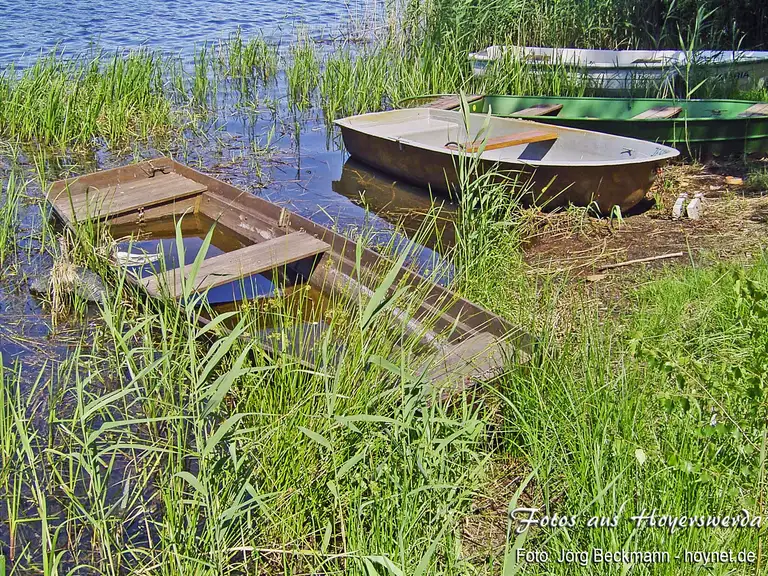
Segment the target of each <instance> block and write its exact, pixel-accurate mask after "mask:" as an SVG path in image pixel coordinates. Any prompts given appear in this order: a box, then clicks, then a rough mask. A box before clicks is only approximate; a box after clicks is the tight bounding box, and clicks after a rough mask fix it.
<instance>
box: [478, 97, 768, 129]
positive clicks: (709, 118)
mask: <svg viewBox="0 0 768 576" xmlns="http://www.w3.org/2000/svg"><path fill="white" fill-rule="evenodd" d="M485 98H531V99H536V100H546V101H549V100H558V101H559V100H569V101H573V100H599V101H611V102H615V101H617V100H620V101H625V102H659V103H662V102H663V103H667V104H670V105H675V104H680V103H685V102H694V103H697V104H701V103H707V102H727V103H733V104H744V105H747V106H746V108H745V109H744V110H742V111H741V112H744V111H745V110H746V109H747V108H749V107H750V106H753V105H755V104H763V102H760V101H758V100H723V99H714V98H699V99H685V98H683V99H672V98H669V99H667V98H611V97H610V96H513V95H508V94H487V95H484V96H483V98H482V99H481V100H477V101H476V102H472V104H479V103H481V102H483V100H484V99H485ZM470 105H471V104H470ZM683 112H685V108H683ZM474 114H485V112H474ZM493 116H497V115H496V114H493ZM497 117H498V118H514V119H517V118H518V117H517V116H516V115H515V114H514V113H512V114H504V115H498V116H497ZM524 118H525V117H522V116H521V117H520V119H521V120H522V119H524ZM546 118H547V119H553V120H554V119H562V120H585V121H587V120H588V121H590V122H649V123H675V122H679V123H686V122H709V121H714V122H723V121H736V122H754V121H763V120H768V114H763V115H757V116H738V115H737V116H720V117H716V116H683V117H677V118H586V117H584V116H563V115H560V114H558V115H556V116H550V117H546ZM542 119H544V118H542ZM623 138H629V137H628V136H623Z"/></svg>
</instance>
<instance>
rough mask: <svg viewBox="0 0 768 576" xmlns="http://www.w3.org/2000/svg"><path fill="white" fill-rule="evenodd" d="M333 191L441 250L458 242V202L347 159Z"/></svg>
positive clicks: (431, 246)
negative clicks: (454, 223)
mask: <svg viewBox="0 0 768 576" xmlns="http://www.w3.org/2000/svg"><path fill="white" fill-rule="evenodd" d="M332 187H333V191H334V192H337V193H338V194H341V195H342V196H344V197H345V198H348V199H349V200H351V201H352V202H353V203H354V204H355V205H357V206H361V207H362V208H364V209H366V210H368V211H369V212H371V213H373V214H376V215H377V216H378V217H379V218H382V219H384V220H386V221H387V222H389V223H390V224H392V225H393V226H395V227H402V229H403V230H404V231H405V232H406V233H407V234H408V235H409V236H410V237H414V236H417V235H418V236H419V239H420V240H421V241H422V242H423V243H424V244H425V245H426V246H429V247H430V248H433V249H436V250H441V249H444V248H447V247H450V246H452V245H453V244H454V243H455V242H456V234H455V229H454V226H453V219H454V216H455V214H456V205H455V204H453V203H451V202H450V201H449V200H448V199H446V198H444V197H441V196H431V195H430V194H429V192H428V191H426V190H424V189H423V188H418V187H416V186H412V185H410V184H407V183H404V182H398V181H395V180H393V179H392V177H391V176H388V175H386V174H383V173H381V172H378V171H376V170H374V169H373V168H369V167H368V166H366V165H365V164H361V163H360V162H357V161H356V160H352V159H351V158H350V159H348V160H347V161H346V162H345V163H344V167H343V169H342V171H341V177H340V178H339V179H338V180H334V181H333V185H332Z"/></svg>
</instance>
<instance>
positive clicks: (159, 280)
mask: <svg viewBox="0 0 768 576" xmlns="http://www.w3.org/2000/svg"><path fill="white" fill-rule="evenodd" d="M330 248H331V247H330V245H329V244H327V243H326V242H323V241H322V240H320V239H318V238H315V237H314V236H311V235H310V234H307V233H305V232H292V233H290V234H286V235H284V236H278V237H277V238H273V239H272V240H267V241H265V242H259V243H258V244H253V245H251V246H246V247H245V248H240V249H239V250H234V251H232V252H227V253H226V254H221V255H219V256H214V257H213V258H208V259H206V260H203V261H202V263H201V264H200V268H199V269H198V271H197V274H196V276H195V278H194V279H192V280H193V281H194V283H195V289H194V290H195V292H203V291H205V290H208V289H209V288H215V287H216V286H221V285H222V284H227V283H229V282H232V281H233V280H238V279H240V278H244V277H246V276H252V275H254V274H260V273H262V272H267V271H271V270H275V269H278V268H282V267H283V266H285V265H287V264H291V263H292V262H297V261H299V260H303V259H304V258H309V257H311V256H317V255H318V254H322V253H323V252H327V251H328V250H330ZM192 266H193V265H192V264H187V265H186V266H184V267H183V268H176V269H173V270H168V271H166V272H165V273H161V274H158V275H155V276H147V277H144V278H142V279H141V282H142V283H143V284H144V286H145V288H146V289H147V292H149V293H150V294H151V295H157V294H159V293H160V292H161V287H162V286H163V285H166V286H167V287H168V292H169V293H170V294H171V296H173V297H175V298H178V297H180V296H181V295H182V294H183V290H182V279H184V280H188V279H189V275H190V273H191V271H192Z"/></svg>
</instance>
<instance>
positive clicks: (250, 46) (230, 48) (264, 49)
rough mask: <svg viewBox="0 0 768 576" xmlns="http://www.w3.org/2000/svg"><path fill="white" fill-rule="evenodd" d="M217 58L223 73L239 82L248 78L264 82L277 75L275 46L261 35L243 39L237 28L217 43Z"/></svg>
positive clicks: (277, 60)
mask: <svg viewBox="0 0 768 576" xmlns="http://www.w3.org/2000/svg"><path fill="white" fill-rule="evenodd" d="M219 58H220V65H221V66H222V67H223V69H224V74H225V75H226V76H227V77H228V78H232V79H235V80H238V81H239V82H240V83H241V84H242V83H244V82H247V81H249V80H257V81H258V82H261V83H262V84H266V83H267V82H269V81H270V80H272V79H273V78H274V77H275V76H276V75H277V70H278V64H279V56H278V52H277V47H276V46H274V45H272V44H269V43H268V42H267V40H266V39H265V38H264V37H263V36H254V37H251V38H248V39H243V36H242V34H241V32H240V30H239V29H238V30H237V32H235V33H234V34H232V35H230V37H229V38H228V39H227V40H226V41H224V42H221V43H220V44H219Z"/></svg>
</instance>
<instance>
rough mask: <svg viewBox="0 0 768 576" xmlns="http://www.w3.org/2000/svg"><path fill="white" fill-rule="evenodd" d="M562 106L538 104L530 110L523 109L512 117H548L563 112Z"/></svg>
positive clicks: (529, 108)
mask: <svg viewBox="0 0 768 576" xmlns="http://www.w3.org/2000/svg"><path fill="white" fill-rule="evenodd" d="M562 108H563V105H562V104H536V105H535V106H530V107H528V108H523V109H522V110H518V111H517V112H513V113H512V116H546V115H548V114H553V113H555V112H560V110H562Z"/></svg>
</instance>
